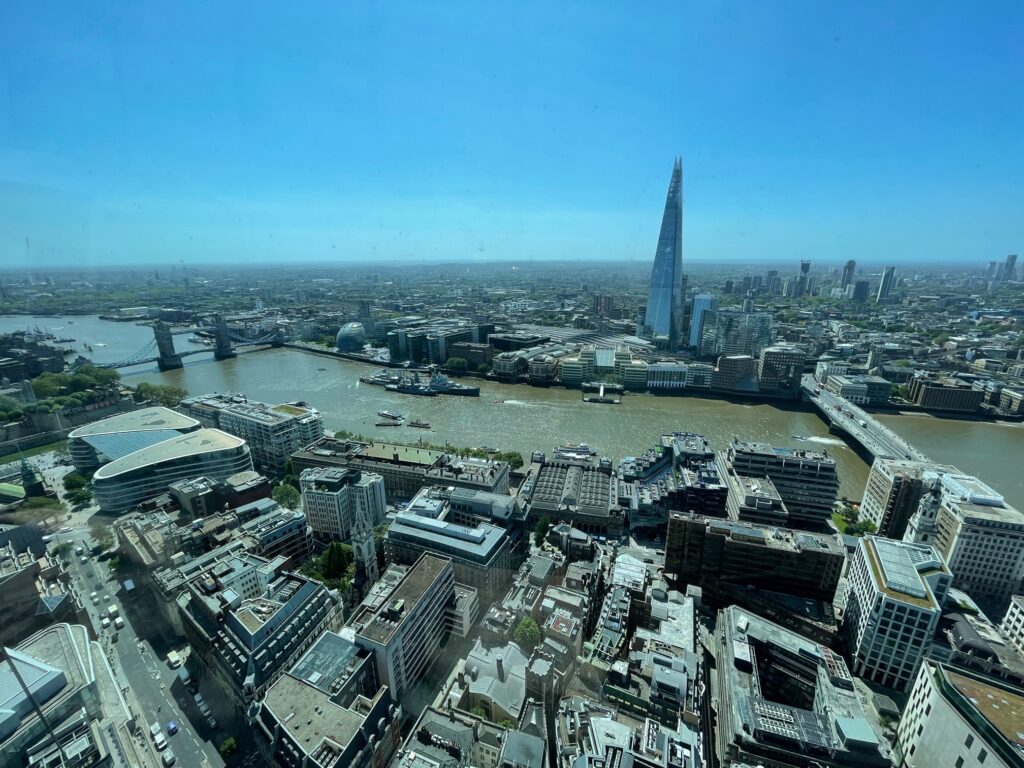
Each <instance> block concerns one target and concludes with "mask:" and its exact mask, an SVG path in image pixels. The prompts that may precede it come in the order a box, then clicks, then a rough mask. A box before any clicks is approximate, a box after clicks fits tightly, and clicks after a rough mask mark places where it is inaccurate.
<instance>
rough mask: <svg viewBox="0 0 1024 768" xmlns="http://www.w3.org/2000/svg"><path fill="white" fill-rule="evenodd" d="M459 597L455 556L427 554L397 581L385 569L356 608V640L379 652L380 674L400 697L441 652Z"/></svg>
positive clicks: (352, 623) (351, 624) (397, 696)
mask: <svg viewBox="0 0 1024 768" xmlns="http://www.w3.org/2000/svg"><path fill="white" fill-rule="evenodd" d="M454 601H455V572H454V571H453V570H452V561H451V560H449V559H447V558H441V557H437V556H436V555H430V554H425V555H423V556H422V557H421V558H420V559H419V560H418V561H416V564H415V565H414V566H413V567H412V568H410V569H409V570H408V571H406V572H405V573H404V575H402V577H401V579H400V580H398V581H397V583H394V582H392V581H390V580H389V578H388V574H387V573H385V575H384V576H383V577H382V578H381V580H380V581H379V582H378V583H377V584H376V585H375V586H374V589H372V590H371V591H370V594H369V595H368V596H367V598H366V599H365V600H363V602H362V604H361V605H360V606H359V608H358V609H357V610H356V613H355V615H354V616H353V617H352V621H351V622H350V623H349V626H350V627H352V628H353V629H354V631H355V637H356V644H357V645H358V646H359V647H360V648H366V649H367V650H371V651H373V652H374V653H375V654H376V660H377V673H378V680H379V682H380V683H381V684H382V685H387V686H388V687H389V688H390V689H391V690H392V692H393V695H394V696H395V697H396V698H397V699H401V698H402V697H404V696H405V694H407V693H409V691H410V689H411V688H412V686H414V685H415V684H416V681H417V680H419V679H420V678H421V677H423V675H424V674H425V673H426V672H427V670H429V669H430V667H431V665H432V664H433V663H434V660H435V659H436V658H437V655H438V653H439V651H440V647H441V642H442V641H443V640H444V638H445V635H447V633H448V628H449V622H448V621H447V620H446V619H447V615H448V612H449V608H450V606H451V605H452V603H454Z"/></svg>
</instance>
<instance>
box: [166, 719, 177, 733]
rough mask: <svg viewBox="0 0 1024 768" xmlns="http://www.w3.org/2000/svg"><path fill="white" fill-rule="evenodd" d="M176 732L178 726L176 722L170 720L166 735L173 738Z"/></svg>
mask: <svg viewBox="0 0 1024 768" xmlns="http://www.w3.org/2000/svg"><path fill="white" fill-rule="evenodd" d="M177 732H178V724H177V723H176V722H174V721H173V720H171V722H169V723H168V724H167V735H168V736H173V735H174V734H176V733H177Z"/></svg>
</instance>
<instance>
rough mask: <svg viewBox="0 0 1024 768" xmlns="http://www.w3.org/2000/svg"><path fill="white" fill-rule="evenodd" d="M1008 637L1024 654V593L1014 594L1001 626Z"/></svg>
mask: <svg viewBox="0 0 1024 768" xmlns="http://www.w3.org/2000/svg"><path fill="white" fill-rule="evenodd" d="M1000 629H1002V630H1003V634H1004V635H1006V639H1007V640H1009V641H1010V642H1011V643H1013V645H1014V646H1015V647H1016V648H1017V651H1018V652H1020V653H1021V654H1024V595H1014V596H1013V597H1012V598H1011V599H1010V607H1009V609H1008V610H1007V611H1006V615H1005V616H1004V617H1003V623H1002V625H1001V626H1000Z"/></svg>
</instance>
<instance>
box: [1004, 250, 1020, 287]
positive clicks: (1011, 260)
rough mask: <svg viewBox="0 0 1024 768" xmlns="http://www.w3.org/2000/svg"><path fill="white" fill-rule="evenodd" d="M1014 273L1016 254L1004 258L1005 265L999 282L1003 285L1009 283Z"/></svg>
mask: <svg viewBox="0 0 1024 768" xmlns="http://www.w3.org/2000/svg"><path fill="white" fill-rule="evenodd" d="M1016 271H1017V254H1016V253H1011V254H1010V255H1009V256H1007V257H1006V263H1005V264H1004V265H1003V274H1002V277H1001V281H1002V282H1004V283H1008V282H1010V281H1011V280H1013V278H1014V276H1015V273H1016Z"/></svg>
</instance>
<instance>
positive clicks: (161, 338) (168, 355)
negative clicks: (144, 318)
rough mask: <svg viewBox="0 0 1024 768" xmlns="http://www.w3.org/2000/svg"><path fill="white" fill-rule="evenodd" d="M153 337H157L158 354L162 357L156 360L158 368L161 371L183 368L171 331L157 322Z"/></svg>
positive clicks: (154, 324) (154, 326)
mask: <svg viewBox="0 0 1024 768" xmlns="http://www.w3.org/2000/svg"><path fill="white" fill-rule="evenodd" d="M153 335H154V336H156V348H157V353H158V354H159V355H160V356H159V357H158V358H157V359H156V366H157V368H159V369H160V370H161V371H172V370H174V369H175V368H181V367H182V362H181V355H179V354H178V353H177V352H175V351H174V336H172V335H171V329H170V328H169V327H168V326H167V325H166V324H165V323H161V322H160V321H159V320H157V321H156V322H155V323H153Z"/></svg>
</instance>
